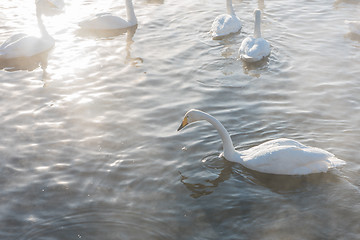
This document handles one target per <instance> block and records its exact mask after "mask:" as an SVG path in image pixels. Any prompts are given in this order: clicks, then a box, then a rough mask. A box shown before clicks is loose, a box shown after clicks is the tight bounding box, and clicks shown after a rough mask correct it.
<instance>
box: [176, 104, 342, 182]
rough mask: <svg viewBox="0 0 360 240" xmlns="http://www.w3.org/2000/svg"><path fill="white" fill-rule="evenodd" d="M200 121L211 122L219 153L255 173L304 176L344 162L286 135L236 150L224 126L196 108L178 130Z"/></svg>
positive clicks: (186, 116) (185, 118)
mask: <svg viewBox="0 0 360 240" xmlns="http://www.w3.org/2000/svg"><path fill="white" fill-rule="evenodd" d="M200 120H206V121H208V122H209V123H211V124H212V125H213V126H214V127H215V128H216V130H217V131H218V133H219V134H220V137H221V139H222V142H223V149H224V152H223V153H222V154H221V156H223V157H224V158H225V159H227V160H228V161H231V162H237V163H240V164H242V165H243V166H245V167H247V168H249V169H252V170H255V171H258V172H263V173H270V174H283V175H306V174H311V173H320V172H326V171H327V170H328V169H330V168H333V167H336V166H340V165H344V164H345V161H343V160H340V159H338V158H336V157H335V156H334V155H333V154H332V153H329V152H327V151H325V150H322V149H320V148H314V147H308V146H305V145H303V144H301V143H299V142H297V141H294V140H291V139H286V138H280V139H275V140H271V141H268V142H265V143H262V144H260V145H258V146H255V147H252V148H250V149H248V150H244V151H237V150H235V148H234V146H233V143H232V140H231V137H230V135H229V133H228V132H227V131H226V129H225V128H224V126H223V125H222V124H221V123H220V122H219V121H218V120H217V119H215V118H214V117H213V116H211V115H210V114H208V113H205V112H202V111H199V110H196V109H192V110H190V111H188V112H187V113H186V114H185V117H184V120H183V121H182V123H181V125H180V127H179V129H178V131H179V130H181V129H182V128H184V127H185V126H186V125H188V124H189V123H192V122H196V121H200Z"/></svg>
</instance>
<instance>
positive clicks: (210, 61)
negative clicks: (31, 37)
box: [0, 0, 360, 240]
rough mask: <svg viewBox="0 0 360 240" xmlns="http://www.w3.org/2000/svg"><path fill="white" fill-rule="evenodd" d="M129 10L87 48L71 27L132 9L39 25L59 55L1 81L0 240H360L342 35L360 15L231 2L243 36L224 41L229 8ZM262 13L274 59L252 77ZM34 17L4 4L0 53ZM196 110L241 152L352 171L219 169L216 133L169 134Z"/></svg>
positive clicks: (353, 70) (119, 7)
mask: <svg viewBox="0 0 360 240" xmlns="http://www.w3.org/2000/svg"><path fill="white" fill-rule="evenodd" d="M20 2H21V3H20ZM134 7H135V12H136V15H137V18H138V21H139V25H138V27H137V29H132V30H129V31H128V32H126V33H122V34H119V35H116V34H118V33H116V34H115V36H109V35H107V36H104V35H98V36H93V35H88V34H84V33H81V32H79V31H78V29H77V22H78V21H80V20H81V19H82V18H84V17H86V16H88V15H91V14H95V13H98V12H104V11H111V12H114V13H116V14H118V15H119V16H125V7H124V2H123V1H121V0H120V1H115V0H108V1H100V0H97V1H96V0H86V1H67V2H66V7H65V9H64V11H63V12H62V13H60V14H57V15H54V16H46V17H43V21H44V23H45V25H46V27H47V29H48V32H49V33H50V34H51V35H52V36H53V37H54V39H55V40H56V46H55V48H54V49H53V50H52V51H51V52H49V53H48V54H47V55H44V56H39V58H38V59H36V61H35V60H34V59H33V62H30V63H26V64H21V66H17V69H14V68H11V67H9V66H7V67H6V66H3V70H2V71H0V79H1V81H0V86H1V87H0V103H1V111H0V114H1V117H0V126H1V127H0V134H1V138H0V162H1V165H0V187H1V193H0V203H1V205H0V213H1V214H0V239H24V240H25V239H26V240H29V239H37V240H39V239H40V240H41V239H47V240H48V239H360V228H359V224H360V201H359V200H360V180H359V174H360V158H359V154H358V148H359V147H358V144H359V140H360V130H359V126H360V113H359V110H360V78H359V76H360V40H359V38H358V36H354V35H353V34H350V33H349V30H348V28H347V26H346V25H345V24H344V20H360V19H359V16H360V4H359V1H356V0H352V1H351V0H348V1H335V2H334V1H325V0H320V1H265V2H264V1H259V2H256V1H247V0H244V1H238V0H234V8H235V10H236V12H237V14H238V16H239V17H240V19H241V20H242V22H243V29H242V30H241V32H240V33H239V34H234V35H232V36H229V37H227V38H225V39H223V40H217V41H214V40H211V38H210V35H209V33H208V31H209V28H210V26H211V23H212V21H213V19H214V18H215V16H217V15H218V14H221V13H223V12H224V11H225V1H222V0H216V1H204V0H200V1H190V0H184V1H161V0H157V1H156V0H135V1H134ZM258 7H259V8H261V9H262V10H263V13H264V14H263V24H262V29H263V36H264V37H265V38H266V39H267V40H268V41H269V42H270V44H271V47H272V53H271V56H270V57H269V59H268V61H265V62H262V63H260V64H257V65H245V64H244V63H242V62H241V61H239V60H238V59H237V51H238V48H239V46H240V43H241V41H242V39H244V38H245V37H246V36H247V35H248V34H251V33H252V31H253V19H252V18H253V16H252V12H253V10H254V9H255V8H258ZM35 19H36V17H35V6H34V2H33V1H19V0H16V1H4V3H2V4H1V6H0V31H1V35H0V42H3V41H5V40H6V39H7V38H8V37H10V36H11V35H12V34H16V33H19V32H30V33H37V24H36V20H35ZM34 61H35V64H34ZM20 69H23V70H20ZM24 69H25V70H24ZM26 69H28V70H26ZM190 108H198V109H202V110H204V111H207V112H209V113H211V114H212V115H214V116H215V117H217V118H218V119H219V120H220V121H221V122H222V123H223V124H224V126H225V127H226V128H227V129H228V131H229V133H230V134H231V136H232V138H233V141H234V144H235V145H236V148H237V149H246V148H248V147H251V146H255V145H257V144H260V143H262V142H264V141H266V140H270V139H274V138H279V137H287V138H292V139H295V140H298V141H300V142H302V143H304V144H307V145H312V146H316V147H320V148H323V149H326V150H328V151H331V152H333V153H334V154H335V155H336V156H337V157H339V158H341V159H344V160H346V162H347V165H346V166H345V167H343V168H341V169H335V170H333V171H330V172H329V173H326V174H313V175H310V176H276V175H269V174H262V173H257V172H254V171H251V170H249V169H246V168H244V167H242V166H241V165H239V164H234V163H230V162H228V161H226V160H225V159H223V158H219V157H218V155H219V154H220V153H221V151H222V144H221V140H220V138H219V136H218V134H217V132H216V130H215V129H213V127H212V126H210V125H209V124H207V123H205V122H204V123H198V124H194V126H191V127H189V128H188V129H186V130H184V131H183V132H181V133H178V132H176V129H177V127H178V125H179V124H180V122H181V120H182V117H183V115H184V113H185V112H186V111H187V110H189V109H190Z"/></svg>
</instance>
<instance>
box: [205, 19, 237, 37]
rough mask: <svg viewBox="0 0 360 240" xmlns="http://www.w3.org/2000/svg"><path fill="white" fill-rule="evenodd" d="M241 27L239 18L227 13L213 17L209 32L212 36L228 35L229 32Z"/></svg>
mask: <svg viewBox="0 0 360 240" xmlns="http://www.w3.org/2000/svg"><path fill="white" fill-rule="evenodd" d="M240 29H241V22H240V19H239V18H238V17H236V16H232V15H229V14H222V15H219V16H217V17H216V18H215V20H214V22H213V24H212V26H211V32H212V36H213V38H216V37H221V36H225V35H228V34H230V33H235V32H238V31H239V30H240Z"/></svg>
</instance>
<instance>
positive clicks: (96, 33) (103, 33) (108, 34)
mask: <svg viewBox="0 0 360 240" xmlns="http://www.w3.org/2000/svg"><path fill="white" fill-rule="evenodd" d="M137 26H138V25H135V26H132V27H129V28H125V29H114V30H99V29H83V28H80V29H78V30H77V31H76V35H77V36H79V37H83V38H94V39H99V38H100V39H106V40H113V39H115V37H117V36H119V35H122V34H126V48H125V50H126V58H125V64H131V65H133V66H136V65H138V64H139V63H143V59H142V58H141V57H135V58H133V57H131V45H132V44H133V43H134V40H133V37H134V35H135V32H136V29H137Z"/></svg>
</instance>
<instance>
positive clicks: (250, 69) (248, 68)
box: [242, 56, 269, 78]
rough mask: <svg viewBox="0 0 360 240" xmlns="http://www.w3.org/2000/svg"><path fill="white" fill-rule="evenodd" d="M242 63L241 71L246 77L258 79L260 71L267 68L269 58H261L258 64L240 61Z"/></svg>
mask: <svg viewBox="0 0 360 240" xmlns="http://www.w3.org/2000/svg"><path fill="white" fill-rule="evenodd" d="M242 63H243V70H244V73H245V74H246V75H250V76H254V77H257V78H259V77H260V75H261V73H262V71H263V70H264V69H266V68H267V67H268V64H269V56H268V57H266V58H263V59H262V60H260V61H258V62H254V63H248V62H244V61H242Z"/></svg>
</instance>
